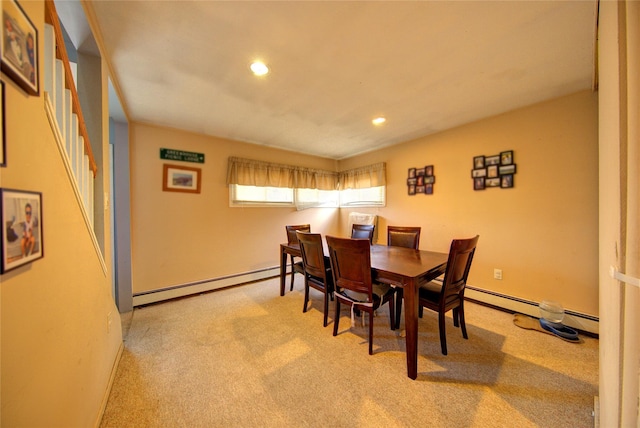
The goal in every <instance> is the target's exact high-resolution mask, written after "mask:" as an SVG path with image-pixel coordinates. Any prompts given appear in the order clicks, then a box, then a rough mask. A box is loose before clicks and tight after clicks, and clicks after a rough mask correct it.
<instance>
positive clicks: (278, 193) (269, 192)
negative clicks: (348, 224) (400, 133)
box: [227, 157, 386, 210]
mask: <svg viewBox="0 0 640 428" xmlns="http://www.w3.org/2000/svg"><path fill="white" fill-rule="evenodd" d="M385 171H386V167H385V164H384V162H381V163H377V164H373V165H368V166H364V167H360V168H354V169H348V170H345V171H342V172H333V171H325V170H319V169H313V168H305V167H298V166H293V165H283V164H277V163H270V162H262V161H256V160H251V159H243V158H236V157H229V164H228V169H227V184H228V185H229V203H230V205H231V206H232V207H233V206H247V205H253V206H294V205H295V206H296V208H298V209H299V210H300V209H305V208H312V207H327V208H335V207H339V206H340V207H356V206H357V207H365V206H368V207H380V206H385V204H386V201H385V191H386V178H385ZM341 187H342V188H344V189H345V190H342V191H338V190H337V189H339V188H341Z"/></svg>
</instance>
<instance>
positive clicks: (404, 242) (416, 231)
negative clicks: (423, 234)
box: [387, 226, 421, 250]
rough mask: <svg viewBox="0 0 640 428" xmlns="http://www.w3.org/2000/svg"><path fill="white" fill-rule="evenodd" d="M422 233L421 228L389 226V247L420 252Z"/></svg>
mask: <svg viewBox="0 0 640 428" xmlns="http://www.w3.org/2000/svg"><path fill="white" fill-rule="evenodd" d="M420 231H421V227H420V226H387V245H388V246H390V247H405V248H413V249H414V250H418V249H419V248H420Z"/></svg>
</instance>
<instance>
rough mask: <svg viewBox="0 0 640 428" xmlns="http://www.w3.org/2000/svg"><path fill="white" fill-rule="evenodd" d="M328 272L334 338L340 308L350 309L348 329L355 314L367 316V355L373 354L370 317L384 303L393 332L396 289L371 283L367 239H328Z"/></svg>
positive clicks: (369, 251)
mask: <svg viewBox="0 0 640 428" xmlns="http://www.w3.org/2000/svg"><path fill="white" fill-rule="evenodd" d="M327 246H328V247H329V257H330V259H331V272H332V274H333V284H334V287H335V292H334V295H335V301H336V315H335V318H334V321H333V335H334V336H337V335H338V326H339V322H340V304H341V303H344V304H347V305H349V306H350V307H351V325H354V324H355V321H354V319H355V316H354V311H355V310H356V309H359V310H361V311H364V312H367V313H368V314H369V355H372V354H373V313H374V311H375V310H376V309H378V308H379V307H380V306H382V305H383V304H385V303H388V304H389V325H390V326H391V330H394V329H395V319H394V317H395V313H394V312H395V311H394V305H393V300H394V296H395V289H394V288H392V287H391V286H390V285H388V284H380V283H377V282H376V283H374V282H373V281H372V275H371V243H370V242H369V240H368V239H349V238H336V237H333V236H327Z"/></svg>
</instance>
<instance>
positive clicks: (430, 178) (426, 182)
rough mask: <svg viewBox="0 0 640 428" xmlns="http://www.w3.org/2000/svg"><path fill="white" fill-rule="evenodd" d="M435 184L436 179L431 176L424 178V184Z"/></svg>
mask: <svg viewBox="0 0 640 428" xmlns="http://www.w3.org/2000/svg"><path fill="white" fill-rule="evenodd" d="M435 182H436V177H435V176H433V175H427V176H425V177H424V184H433V183H435Z"/></svg>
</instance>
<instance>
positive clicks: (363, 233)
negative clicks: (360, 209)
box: [351, 224, 376, 244]
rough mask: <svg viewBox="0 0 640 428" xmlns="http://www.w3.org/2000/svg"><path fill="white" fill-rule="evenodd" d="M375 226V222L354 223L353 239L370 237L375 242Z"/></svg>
mask: <svg viewBox="0 0 640 428" xmlns="http://www.w3.org/2000/svg"><path fill="white" fill-rule="evenodd" d="M375 228H376V227H375V225H373V224H354V225H352V226H351V239H368V240H369V243H371V244H373V232H374V231H375Z"/></svg>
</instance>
